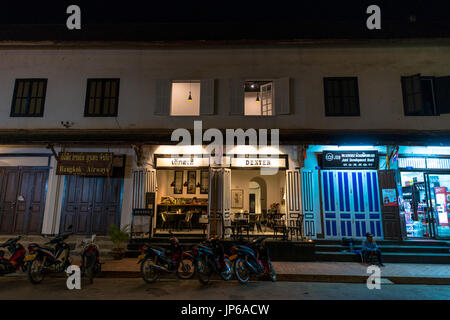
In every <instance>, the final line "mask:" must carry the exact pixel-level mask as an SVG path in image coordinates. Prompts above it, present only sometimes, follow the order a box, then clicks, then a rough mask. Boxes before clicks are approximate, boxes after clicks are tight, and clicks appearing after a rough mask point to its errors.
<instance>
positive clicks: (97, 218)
mask: <svg viewBox="0 0 450 320" xmlns="http://www.w3.org/2000/svg"><path fill="white" fill-rule="evenodd" d="M122 182H123V179H120V178H90V177H78V176H67V178H66V186H65V197H64V203H63V210H62V215H61V231H62V232H68V231H69V229H68V228H69V226H70V225H72V232H74V233H76V234H94V233H95V234H98V235H105V234H107V233H108V228H109V226H110V225H111V224H116V225H118V224H119V222H120V221H119V220H120V211H121V199H122Z"/></svg>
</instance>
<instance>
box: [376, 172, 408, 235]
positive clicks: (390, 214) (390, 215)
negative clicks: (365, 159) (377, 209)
mask: <svg viewBox="0 0 450 320" xmlns="http://www.w3.org/2000/svg"><path fill="white" fill-rule="evenodd" d="M397 179H398V177H396V172H395V170H379V171H378V181H379V188H380V190H379V192H380V198H382V197H383V189H394V190H396V191H395V194H396V196H397V199H398V190H397V182H396V180H397ZM381 219H382V223H383V234H384V239H385V240H401V239H402V230H401V228H402V224H401V221H400V210H399V207H398V206H393V207H388V206H385V205H384V204H383V201H381Z"/></svg>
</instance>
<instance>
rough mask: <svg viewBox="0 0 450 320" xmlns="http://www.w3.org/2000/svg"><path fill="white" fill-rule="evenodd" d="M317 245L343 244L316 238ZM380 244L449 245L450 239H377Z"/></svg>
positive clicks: (356, 242)
mask: <svg viewBox="0 0 450 320" xmlns="http://www.w3.org/2000/svg"><path fill="white" fill-rule="evenodd" d="M314 242H315V243H316V245H342V241H341V240H323V239H318V240H314ZM362 242H363V240H355V241H354V243H355V244H357V245H361V243H362ZM377 244H378V245H379V246H413V247H417V246H425V247H449V248H450V241H445V240H404V241H400V240H377Z"/></svg>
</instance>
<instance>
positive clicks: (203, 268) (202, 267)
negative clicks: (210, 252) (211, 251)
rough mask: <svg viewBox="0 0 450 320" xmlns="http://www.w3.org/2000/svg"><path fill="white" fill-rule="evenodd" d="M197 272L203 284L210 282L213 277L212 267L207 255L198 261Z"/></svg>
mask: <svg viewBox="0 0 450 320" xmlns="http://www.w3.org/2000/svg"><path fill="white" fill-rule="evenodd" d="M195 273H196V274H197V278H198V280H199V281H200V282H201V283H202V284H208V283H209V280H210V279H211V274H212V269H211V266H210V265H209V262H208V257H207V256H202V257H201V258H200V259H198V260H197V261H196V264H195Z"/></svg>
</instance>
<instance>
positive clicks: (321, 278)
mask: <svg viewBox="0 0 450 320" xmlns="http://www.w3.org/2000/svg"><path fill="white" fill-rule="evenodd" d="M18 277H26V275H23V276H22V275H16V276H14V277H12V276H7V278H18ZM48 277H49V278H65V275H64V274H63V273H61V274H49V275H48ZM1 278H3V277H0V279H1ZM5 278H6V277H5ZM97 278H100V279H119V278H123V279H137V278H141V274H140V272H137V271H102V273H101V274H99V275H98V276H97ZM252 278H253V279H252V280H257V281H270V280H268V279H258V278H256V277H252ZM367 278H368V277H367V276H359V275H335V274H334V275H328V274H277V281H281V282H321V283H359V284H363V283H366V282H367ZM161 279H174V280H180V281H183V280H181V279H179V278H178V277H177V276H175V275H171V274H169V275H162V276H161ZM192 279H193V280H196V277H195V276H194V277H193V278H192ZM192 279H190V280H192ZM383 279H387V280H389V281H390V282H392V283H393V284H417V285H450V278H438V277H398V276H384V277H382V280H383ZM212 280H220V277H219V276H218V275H213V276H212Z"/></svg>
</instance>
